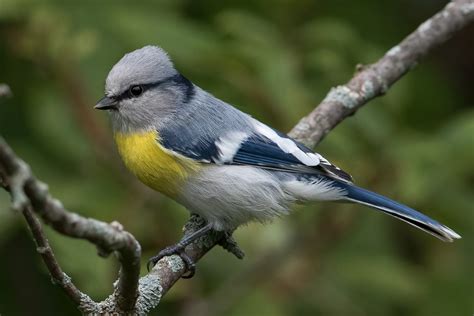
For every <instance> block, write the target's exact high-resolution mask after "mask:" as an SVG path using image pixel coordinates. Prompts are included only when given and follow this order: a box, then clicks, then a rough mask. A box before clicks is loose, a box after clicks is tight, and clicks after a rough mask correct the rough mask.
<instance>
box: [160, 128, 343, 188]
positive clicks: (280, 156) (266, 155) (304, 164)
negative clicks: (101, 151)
mask: <svg viewBox="0 0 474 316" xmlns="http://www.w3.org/2000/svg"><path fill="white" fill-rule="evenodd" d="M175 140H177V138H176V137H167V138H166V139H162V140H161V143H162V145H163V146H165V147H166V148H168V149H170V150H172V151H174V152H177V153H179V154H181V155H183V156H185V157H188V158H191V159H194V160H198V161H200V162H203V163H213V164H219V165H253V166H258V167H260V168H264V169H272V170H278V171H285V172H297V173H317V174H324V175H327V176H329V177H332V178H336V179H339V180H342V181H345V182H352V177H351V176H350V175H349V174H348V173H346V172H345V171H343V170H341V169H340V168H338V167H336V166H335V165H333V164H331V163H330V162H329V161H328V160H326V159H325V158H324V157H323V156H321V155H320V154H318V153H315V152H313V151H312V150H311V149H309V148H307V147H306V146H304V145H303V144H301V143H299V142H297V141H295V140H293V139H291V138H290V137H288V136H287V135H285V134H283V133H281V132H278V131H276V130H274V129H272V128H270V127H268V126H266V125H264V124H263V123H260V122H258V121H255V129H254V130H253V131H249V132H243V131H229V132H227V134H224V135H222V136H220V137H218V138H216V139H209V138H205V139H200V138H199V137H195V138H194V139H193V140H191V141H190V142H187V143H184V142H179V141H175Z"/></svg>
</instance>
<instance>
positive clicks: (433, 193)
mask: <svg viewBox="0 0 474 316" xmlns="http://www.w3.org/2000/svg"><path fill="white" fill-rule="evenodd" d="M444 4H445V2H443V1H423V0H416V1H414V0H410V1H409V0H401V1H390V2H388V1H375V0H364V1H339V0H338V1H310V0H300V1H290V0H278V1H269V0H253V1H236V0H234V1H226V2H223V1H211V0H205V1H192V0H187V1H185V0H179V1H175V0H161V1H141V2H138V1H136V2H133V3H132V2H130V1H100V2H99V1H91V0H88V1H59V0H45V1H33V0H31V1H25V0H22V1H20V0H0V82H5V83H8V84H9V85H10V86H11V88H12V90H13V93H14V97H13V98H10V99H7V100H2V101H1V102H0V134H1V135H3V136H4V137H5V138H6V139H7V141H8V142H9V143H10V145H11V146H12V147H13V148H14V149H15V150H16V152H17V153H18V154H19V155H20V156H21V157H23V158H24V159H25V160H26V161H27V162H28V163H29V164H30V165H31V167H32V169H33V170H34V172H35V174H36V175H37V176H38V177H39V178H40V179H42V180H44V181H45V182H47V183H48V184H49V187H50V190H51V192H52V193H53V194H54V195H55V196H56V197H57V198H59V199H61V200H62V201H63V203H64V204H65V206H67V208H69V209H70V210H73V211H76V212H78V213H80V214H82V215H85V216H91V217H96V218H98V219H101V220H104V221H113V220H118V221H119V222H120V223H122V224H123V225H124V226H125V227H126V229H128V230H129V231H130V232H132V233H133V234H134V235H135V236H136V237H137V238H138V239H139V241H140V242H141V244H142V246H143V250H144V251H143V252H144V254H143V258H144V260H143V261H144V262H146V259H147V258H148V257H150V256H152V255H153V254H155V253H156V252H157V251H158V250H159V249H161V248H163V247H165V246H167V245H169V244H171V243H173V242H174V241H176V240H177V239H178V238H179V237H180V232H181V230H180V227H181V226H182V224H183V223H184V222H185V221H186V219H187V216H188V214H187V212H186V211H185V210H184V209H183V208H182V207H181V206H179V205H177V204H176V203H174V202H172V201H170V200H169V199H167V198H164V197H162V196H160V195H159V194H157V193H154V192H152V191H150V190H148V189H147V188H145V187H144V186H143V185H142V184H140V183H138V181H137V180H135V179H134V178H133V177H132V176H131V175H130V174H129V173H128V172H127V171H126V170H124V168H123V166H122V164H121V162H120V160H119V158H118V156H117V152H116V150H115V148H114V146H113V144H112V142H111V139H112V138H111V131H110V129H109V127H108V121H107V118H106V116H105V114H104V113H102V112H100V113H99V112H97V111H94V110H93V108H92V107H93V105H94V104H95V101H96V100H98V99H99V98H100V97H101V96H102V94H103V85H104V79H105V77H106V75H107V73H108V71H109V70H110V68H111V66H112V65H113V64H114V63H115V62H116V61H117V60H118V59H119V58H120V57H122V56H123V54H124V53H126V52H128V51H131V50H133V49H136V48H139V47H142V46H144V45H146V44H156V45H160V46H162V47H163V48H165V49H166V50H167V51H168V52H169V53H170V55H171V56H172V58H173V60H174V61H175V64H176V66H177V68H178V69H179V70H180V71H181V72H182V73H184V74H185V75H186V76H187V77H188V78H190V79H191V80H193V81H194V82H195V83H197V84H198V85H200V86H201V87H203V88H205V89H206V90H208V91H210V92H212V93H213V94H215V95H216V96H218V97H220V98H222V99H224V100H226V101H228V102H230V103H232V104H235V105H236V106H237V107H239V108H240V109H242V110H244V111H246V112H249V113H251V114H252V115H253V116H255V117H257V118H258V119H260V120H263V121H264V122H266V123H269V124H271V125H273V126H274V127H276V128H279V129H281V130H283V131H288V130H289V129H290V128H291V127H292V126H293V125H294V124H296V122H297V121H298V119H299V118H301V117H302V116H303V115H305V114H307V113H308V112H309V111H310V110H311V109H312V108H313V107H314V106H315V105H316V104H317V103H318V102H319V101H320V100H321V99H322V98H323V97H324V95H325V94H326V93H327V91H328V90H329V88H330V87H332V86H334V85H337V84H341V83H344V82H346V81H347V80H348V79H349V78H350V77H351V76H352V74H353V72H354V69H355V65H356V64H358V63H362V64H367V63H371V62H374V61H375V60H376V59H377V58H379V57H380V56H382V55H383V53H384V52H385V51H387V50H388V49H389V48H390V47H391V46H393V45H395V44H396V43H398V42H399V41H400V40H401V39H402V38H403V37H404V36H406V35H407V34H408V33H409V32H411V31H412V30H414V29H415V27H416V26H417V25H418V24H419V23H421V22H422V21H423V20H425V19H426V18H428V17H429V16H431V15H433V14H434V13H435V12H436V11H437V10H439V9H440V8H442V7H443V6H444ZM473 44H474V28H473V27H470V28H468V29H466V30H464V31H463V32H461V33H460V34H458V35H457V36H456V37H455V38H454V39H452V40H451V41H449V42H448V43H446V44H444V45H443V47H441V48H440V49H438V50H436V51H435V52H433V53H432V54H431V55H430V56H429V57H428V58H427V59H425V60H424V61H423V62H422V63H421V64H420V65H419V67H417V68H416V69H415V70H413V71H412V72H410V73H409V74H408V75H407V76H406V77H404V78H403V79H402V80H401V81H400V82H399V83H397V84H396V85H395V86H394V87H393V88H392V89H390V91H389V92H388V93H387V95H386V96H383V97H382V98H379V99H377V100H375V101H372V102H371V103H370V105H368V106H366V107H365V108H363V109H362V110H360V111H359V112H358V113H357V115H355V116H354V117H351V118H349V119H347V120H346V121H345V122H344V123H343V124H341V125H340V126H338V127H337V128H336V129H335V130H334V131H333V132H332V133H331V134H330V135H329V136H328V137H327V138H326V139H325V140H324V142H323V143H322V144H321V145H320V146H319V147H318V151H320V152H322V153H324V155H325V156H326V157H327V158H329V159H330V160H332V161H334V162H335V163H336V164H338V165H339V166H341V167H343V168H344V169H346V170H348V171H350V172H351V173H352V174H353V175H354V178H355V180H356V182H357V183H358V184H360V185H361V186H364V187H367V188H371V189H373V190H375V191H378V192H380V193H383V194H386V195H388V196H391V197H393V198H395V199H398V200H401V201H404V202H405V203H407V204H408V205H411V206H413V207H415V208H417V209H420V210H423V211H424V212H425V213H427V214H429V215H430V216H432V217H434V218H436V219H438V220H440V221H441V222H443V223H445V224H447V225H449V226H450V227H452V228H453V229H455V230H456V231H458V232H459V233H460V234H461V235H462V236H463V239H462V240H460V241H457V242H456V243H453V244H446V243H442V242H440V241H438V240H437V239H435V238H432V237H431V236H429V235H426V234H424V233H421V232H420V231H417V230H415V229H412V228H411V227H409V226H408V225H406V224H403V223H401V222H399V221H396V220H394V219H392V218H389V217H387V216H383V215H380V214H376V213H375V212H373V211H371V210H368V209H365V208H363V207H360V206H354V205H348V204H343V205H340V204H317V205H310V206H304V207H298V208H297V209H298V210H297V211H296V212H294V213H293V214H292V215H291V216H289V217H287V218H284V219H283V220H276V221H275V222H274V223H273V225H267V226H261V225H258V224H254V225H249V226H248V227H244V228H241V229H240V230H238V231H237V233H236V238H237V240H238V241H239V242H240V244H241V246H242V248H243V249H244V250H245V251H246V253H247V257H246V259H245V260H243V261H238V260H236V259H235V258H233V257H232V256H230V255H229V254H227V253H226V252H224V251H223V250H222V249H218V248H216V249H214V250H213V251H212V252H211V253H210V254H209V255H208V256H206V257H205V258H204V260H202V261H201V262H200V263H199V265H198V274H197V276H196V277H195V278H194V279H192V280H183V281H180V282H179V283H178V284H177V285H176V286H175V287H174V288H173V289H172V291H171V292H170V293H168V294H167V295H166V297H165V298H164V299H163V301H162V303H161V305H160V306H159V308H158V309H157V310H156V311H155V313H156V314H158V313H159V312H161V314H162V315H163V314H164V315H168V314H170V315H171V314H172V315H183V316H184V315H430V316H431V315H470V314H472V312H473V311H474V306H473V302H474V295H473V294H474V285H473V283H474V282H473V266H474V265H473V263H474V262H473V253H474V251H473V250H474V249H473V246H472V245H473V239H474V235H473V224H474V223H473V222H474V221H473V206H472V205H473V192H474V163H473V162H474V111H473V105H474V104H473V103H474V102H473V101H474V92H473V91H474V90H473V86H472V78H473V76H474V65H473V64H474V63H473V59H472V56H474V45H473ZM9 205H10V204H9V197H8V195H7V194H6V193H5V192H0V314H2V315H65V314H77V310H76V309H75V308H74V306H73V305H72V304H71V303H70V302H69V301H68V300H67V298H66V297H65V296H64V295H63V294H62V293H61V291H60V290H59V289H58V288H57V287H55V286H53V285H52V284H51V283H50V280H49V277H48V275H47V273H46V272H45V269H44V266H43V264H42V262H41V260H40V258H39V256H38V255H37V254H36V252H35V246H34V244H33V242H32V241H31V240H30V238H29V234H28V231H27V229H26V228H25V224H24V223H23V221H22V218H21V216H19V215H18V214H14V213H13V212H12V211H10V209H9ZM47 232H48V236H49V238H50V241H51V243H52V245H53V247H54V249H55V251H56V254H57V257H58V259H59V261H60V263H61V264H62V266H63V268H64V269H65V271H66V272H67V273H68V274H69V275H70V276H71V277H72V278H73V280H74V281H75V282H76V284H77V285H78V286H79V287H80V288H81V289H83V290H84V291H85V292H87V293H89V294H90V295H91V296H92V297H93V298H94V299H98V300H99V299H103V298H104V297H105V295H107V293H109V292H110V291H111V288H112V282H113V280H114V279H115V277H116V274H117V264H116V260H115V259H114V258H108V259H102V258H99V257H98V256H97V255H96V251H95V249H94V247H93V246H91V245H89V244H87V243H86V242H83V241H78V240H72V239H69V238H64V237H62V236H60V235H58V234H56V233H54V232H52V231H51V230H48V231H47ZM143 272H145V268H143Z"/></svg>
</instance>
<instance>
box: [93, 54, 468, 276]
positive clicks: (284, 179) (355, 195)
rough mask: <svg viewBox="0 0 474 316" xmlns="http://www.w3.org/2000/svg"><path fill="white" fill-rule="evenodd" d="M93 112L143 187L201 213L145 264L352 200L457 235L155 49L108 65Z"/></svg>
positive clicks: (445, 235) (441, 234)
mask: <svg viewBox="0 0 474 316" xmlns="http://www.w3.org/2000/svg"><path fill="white" fill-rule="evenodd" d="M95 109H98V110H106V111H107V112H108V114H109V116H110V122H111V127H112V130H113V135H114V136H113V137H114V139H115V143H116V145H117V148H118V152H119V154H120V156H121V158H122V160H123V161H124V163H125V165H126V167H127V168H128V169H129V170H130V171H131V172H132V173H133V174H135V175H136V177H138V179H139V180H140V181H142V182H143V183H144V184H145V185H147V186H148V187H150V188H152V189H154V190H156V191H159V192H161V193H162V194H164V195H166V196H168V197H170V198H172V199H174V200H175V201H177V202H178V203H179V204H181V205H183V206H184V207H186V208H187V209H188V210H189V211H190V212H191V213H192V214H197V215H199V216H200V217H202V218H203V219H204V220H205V222H206V224H205V225H204V226H203V227H202V228H200V229H199V230H197V231H196V232H194V233H192V234H191V235H189V236H185V237H183V239H181V240H180V241H179V242H178V243H176V244H175V245H172V246H170V247H167V248H165V249H164V250H162V251H160V252H159V253H158V254H157V255H156V256H154V257H152V258H151V259H150V261H149V264H151V265H155V264H156V263H157V262H158V261H159V260H160V259H161V258H163V257H165V256H170V255H173V254H177V255H179V256H180V257H181V258H182V259H183V261H184V262H185V264H186V266H187V269H188V271H189V275H188V276H187V277H192V276H193V275H194V272H195V264H194V262H193V261H192V260H191V259H190V258H189V257H188V256H187V255H186V254H185V252H184V249H185V247H186V246H187V245H189V244H191V243H193V242H194V241H195V240H196V239H198V238H200V237H202V236H203V235H205V234H207V233H208V232H209V231H212V230H214V231H218V232H230V233H232V232H233V231H234V230H235V229H237V228H238V227H239V226H242V225H244V224H247V223H249V222H261V223H266V222H270V221H271V220H272V219H274V218H276V217H280V216H283V215H286V214H288V213H289V212H290V210H291V208H292V205H294V204H296V203H306V202H313V201H340V202H354V203H358V204H361V205H365V206H368V207H370V208H373V209H376V210H378V211H381V212H383V213H385V214H388V215H391V216H393V217H395V218H398V219H400V220H402V221H404V222H406V223H408V224H410V225H412V226H415V227H417V228H419V229H421V230H423V231H425V232H427V233H429V234H431V235H433V236H435V237H437V238H439V239H441V240H443V241H448V242H451V241H453V240H454V239H459V238H461V236H460V235H458V234H457V233H456V232H454V231H453V230H451V229H450V228H448V227H447V226H445V225H443V224H440V223H439V222H437V221H435V220H433V219H431V218H430V217H428V216H426V215H424V214H422V213H420V212H418V211H416V210H414V209H412V208H410V207H408V206H406V205H403V204H401V203H399V202H396V201H394V200H392V199H389V198H387V197H385V196H382V195H380V194H378V193H375V192H372V191H369V190H366V189H363V188H361V187H358V186H356V185H355V184H354V182H353V179H352V177H351V176H350V175H349V174H348V173H347V172H345V171H343V170H342V169H340V168H339V167H337V166H335V165H334V164H332V163H330V162H329V161H328V160H327V159H326V158H324V157H323V156H322V155H320V154H318V153H316V152H314V151H313V150H311V149H309V148H308V147H306V146H305V145H303V144H302V143H300V142H298V141H296V140H294V139H292V138H291V137H289V136H288V135H286V134H285V133H282V132H280V131H278V130H276V129H274V128H272V127H269V126H268V125H266V124H264V123H262V122H260V121H258V120H257V119H255V118H253V117H252V116H250V115H248V114H246V113H244V112H242V111H240V110H239V109H237V108H235V107H234V106H232V105H230V104H228V103H226V102H224V101H222V100H220V99H218V98H216V97H215V96H213V95H212V94H211V93H209V92H206V91H205V90H204V89H201V88H200V87H199V86H197V85H195V84H194V83H193V82H191V81H190V80H189V79H187V78H186V77H185V76H184V75H183V74H181V73H180V72H179V71H178V70H176V68H175V66H174V64H173V62H172V61H171V59H170V57H169V55H168V54H167V53H166V52H165V51H164V50H163V49H162V48H160V47H159V46H153V45H149V46H145V47H143V48H140V49H137V50H134V51H132V52H129V53H127V54H125V55H124V56H123V57H122V58H121V59H120V60H119V61H118V62H117V63H116V64H115V65H114V66H113V67H112V69H111V70H110V72H109V73H108V75H107V78H106V81H105V96H104V97H103V98H102V99H100V100H99V101H98V102H97V104H96V105H95Z"/></svg>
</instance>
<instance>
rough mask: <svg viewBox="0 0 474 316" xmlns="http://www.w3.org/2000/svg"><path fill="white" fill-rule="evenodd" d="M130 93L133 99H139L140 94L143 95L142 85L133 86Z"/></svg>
mask: <svg viewBox="0 0 474 316" xmlns="http://www.w3.org/2000/svg"><path fill="white" fill-rule="evenodd" d="M129 91H130V95H131V96H132V97H138V96H139V95H140V94H142V93H143V88H142V86H140V85H136V86H131V87H130V90H129Z"/></svg>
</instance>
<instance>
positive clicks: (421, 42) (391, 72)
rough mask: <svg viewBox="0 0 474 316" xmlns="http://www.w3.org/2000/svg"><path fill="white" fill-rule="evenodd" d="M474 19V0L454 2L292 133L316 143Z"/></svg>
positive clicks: (361, 70) (362, 69)
mask: <svg viewBox="0 0 474 316" xmlns="http://www.w3.org/2000/svg"><path fill="white" fill-rule="evenodd" d="M473 20H474V2H473V0H454V1H452V2H450V3H449V4H448V5H447V6H446V7H445V8H444V9H443V10H441V11H440V12H439V13H437V14H436V15H435V16H433V17H432V18H431V19H428V20H427V21H425V22H424V23H423V24H421V25H420V26H419V27H418V28H417V29H416V30H415V31H414V32H413V33H411V34H410V35H408V36H407V37H406V38H405V39H404V40H403V41H402V42H401V43H400V44H398V45H396V46H394V47H393V48H392V49H390V50H389V51H388V52H387V53H386V54H385V55H384V56H383V57H382V58H381V59H379V60H378V61H377V62H376V63H374V64H372V65H368V66H359V67H358V72H357V73H356V74H355V75H354V77H353V78H352V79H351V80H350V81H349V82H348V83H346V84H345V85H341V86H337V87H335V88H332V89H331V91H329V93H328V94H327V96H326V97H325V98H324V100H323V101H322V102H321V103H320V104H319V106H318V107H316V108H315V109H314V110H313V111H312V112H311V113H310V114H309V115H308V116H306V117H304V118H302V119H301V120H300V121H299V123H298V124H297V125H296V126H295V127H294V128H293V129H292V130H291V132H290V134H289V135H290V136H292V137H294V138H296V139H298V140H300V141H301V142H303V143H305V144H306V145H308V146H310V147H314V146H315V145H317V144H318V143H319V142H320V141H321V140H322V139H323V138H324V136H326V134H327V133H329V131H331V130H332V129H333V128H334V127H336V125H337V124H339V123H340V122H342V121H343V120H344V119H345V118H346V117H348V116H350V115H352V114H354V113H355V112H356V111H357V110H358V109H359V108H360V107H361V106H363V105H364V104H366V103H367V102H368V101H370V100H372V99H374V98H376V97H378V96H380V95H383V94H384V93H386V92H387V90H388V89H389V88H390V86H391V85H393V84H394V83H395V82H397V81H398V79H400V78H401V77H402V76H403V75H404V74H405V73H407V72H408V71H410V70H411V69H413V68H414V67H415V66H416V65H417V64H418V62H419V61H420V59H421V58H422V57H424V56H425V55H426V54H428V53H429V52H430V51H432V50H433V49H434V48H435V47H437V46H439V45H440V44H442V43H444V42H446V41H447V40H448V39H450V38H451V37H452V36H453V35H454V34H455V33H456V32H457V31H459V30H460V29H462V28H463V27H465V26H467V25H468V24H469V23H472V22H473Z"/></svg>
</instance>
